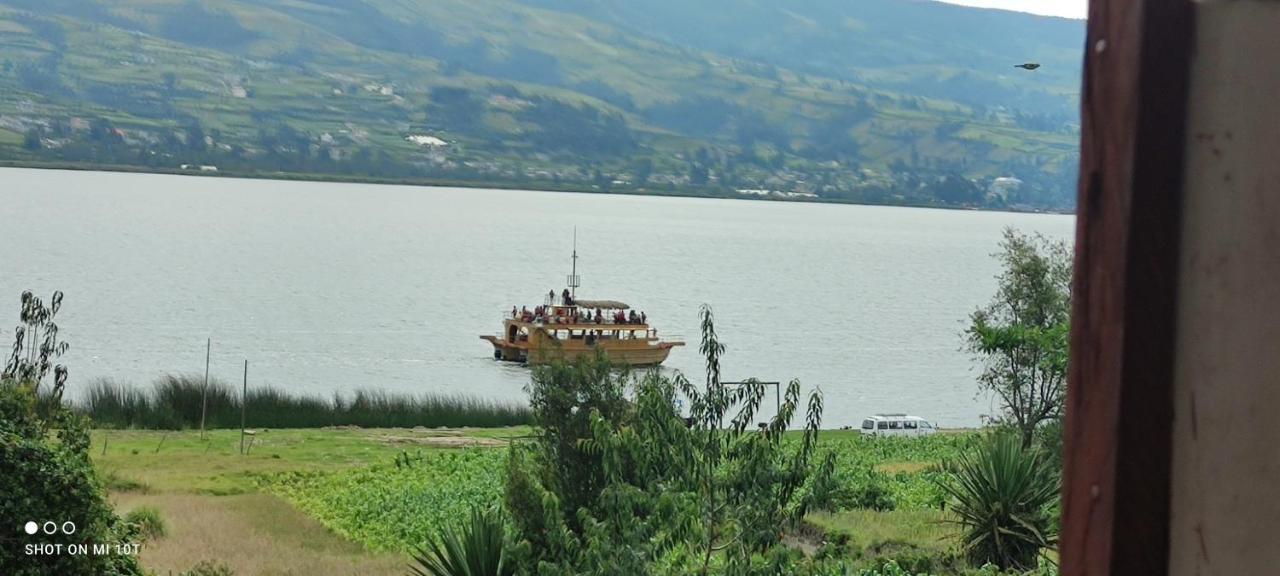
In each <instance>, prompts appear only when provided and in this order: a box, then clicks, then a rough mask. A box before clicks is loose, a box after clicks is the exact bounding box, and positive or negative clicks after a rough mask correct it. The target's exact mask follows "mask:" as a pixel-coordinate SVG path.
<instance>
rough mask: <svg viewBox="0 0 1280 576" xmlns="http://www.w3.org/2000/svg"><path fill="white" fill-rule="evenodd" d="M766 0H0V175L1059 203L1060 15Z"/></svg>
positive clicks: (1063, 57)
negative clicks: (33, 172) (191, 175)
mask: <svg viewBox="0 0 1280 576" xmlns="http://www.w3.org/2000/svg"><path fill="white" fill-rule="evenodd" d="M777 6H778V4H776V3H765V2H762V1H758V0H714V1H708V2H705V3H701V2H695V3H676V2H672V1H670V0H655V1H654V2H647V3H631V2H624V1H622V0H599V1H593V0H524V1H523V2H516V1H513V0H255V1H238V0H225V1H219V2H197V1H189V0H111V1H107V0H102V1H91V0H0V159H7V160H10V161H16V162H27V163H32V162H69V163H90V164H94V165H121V166H137V167H144V168H147V169H157V170H176V169H179V167H180V166H182V165H184V164H185V165H210V166H214V165H216V166H217V167H218V169H219V171H220V172H221V173H243V174H254V175H270V174H275V173H288V174H312V175H326V176H328V177H352V178H367V177H378V178H388V179H398V180H406V181H422V182H430V181H449V182H475V183H487V184H502V185H522V186H529V187H557V188H575V189H586V190H593V189H599V190H620V191H650V192H661V193H677V194H704V195H740V194H741V193H739V192H738V190H744V189H749V190H768V191H776V192H778V193H781V194H783V195H786V197H791V198H809V199H827V200H833V201H857V202H877V203H911V204H926V205H971V206H996V207H1000V206H1013V207H1023V208H1049V209H1064V208H1070V205H1071V202H1072V201H1073V193H1072V190H1073V187H1074V179H1075V165H1076V159H1075V158H1076V153H1077V151H1076V145H1077V140H1078V127H1077V125H1076V124H1075V113H1074V110H1075V108H1076V106H1077V96H1076V94H1075V92H1076V90H1075V89H1074V86H1075V83H1076V80H1075V79H1078V78H1079V63H1078V62H1076V61H1075V60H1074V59H1073V55H1074V56H1075V58H1077V59H1078V52H1079V49H1078V44H1080V42H1082V37H1083V25H1082V23H1080V22H1074V21H1067V20H1059V19H1046V18H1037V17H1034V16H1027V15H1018V14H1012V13H1004V12H998V11H987V10H975V9H968V8H958V7H953V6H948V5H940V4H934V3H931V2H911V1H907V0H859V1H858V2H835V1H834V0H815V1H814V2H811V3H805V4H804V5H803V6H800V5H797V6H793V7H791V8H790V11H788V12H786V14H780V13H779V12H778V11H779V10H780V8H777ZM956 24H959V26H956ZM993 32H994V33H993ZM1028 59H1036V60H1038V61H1043V63H1044V64H1045V66H1044V68H1042V70H1041V71H1037V72H1035V73H1029V72H1023V71H1021V70H1017V69H1014V68H1013V67H1012V64H1014V63H1018V62H1022V61H1024V60H1028ZM1015 72H1019V73H1020V74H1015ZM411 140H416V142H415V141H411ZM1001 177H1013V178H1017V180H1009V179H1004V180H1000V181H995V179H997V178H1001Z"/></svg>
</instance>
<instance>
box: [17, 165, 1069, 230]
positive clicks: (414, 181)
mask: <svg viewBox="0 0 1280 576" xmlns="http://www.w3.org/2000/svg"><path fill="white" fill-rule="evenodd" d="M0 168H24V169H29V170H55V171H71V172H117V173H123V174H155V175H162V176H193V177H201V178H229V179H243V180H268V181H271V180H274V181H282V182H324V183H334V184H376V185H382V186H411V187H422V188H467V189H492V190H512V191H519V192H534V193H539V192H562V193H571V194H610V195H617V196H655V197H661V198H703V199H709V200H745V201H752V202H786V203H789V202H796V203H803V204H833V205H844V206H884V207H891V208H924V209H934V210H955V211H962V212H997V213H998V212H1004V213H1010V214H1046V215H1055V216H1075V214H1076V213H1075V212H1074V211H1055V210H1033V209H1026V210H1020V209H1016V208H979V207H970V206H948V205H943V204H925V203H915V202H901V203H882V204H876V203H867V202H853V201H847V200H837V199H823V198H778V197H770V196H758V195H754V194H736V193H735V194H727V193H716V192H712V191H701V190H689V191H680V190H654V189H648V188H628V189H612V188H611V189H608V190H604V189H598V188H593V187H592V186H590V185H579V184H555V183H548V182H530V183H523V182H511V181H503V180H449V179H443V178H382V177H377V176H356V175H342V174H333V175H330V174H316V173H299V172H238V171H218V172H197V171H192V170H182V169H173V168H150V167H144V166H131V165H122V164H86V163H78V162H31V161H22V160H0Z"/></svg>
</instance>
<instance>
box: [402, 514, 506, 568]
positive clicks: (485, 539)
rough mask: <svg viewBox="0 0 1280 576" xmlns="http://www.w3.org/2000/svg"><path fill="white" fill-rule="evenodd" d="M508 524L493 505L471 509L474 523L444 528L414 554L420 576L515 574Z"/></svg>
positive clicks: (414, 565)
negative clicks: (508, 552) (507, 543)
mask: <svg viewBox="0 0 1280 576" xmlns="http://www.w3.org/2000/svg"><path fill="white" fill-rule="evenodd" d="M505 540H506V525H505V523H504V520H503V517H502V514H501V513H499V512H498V511H497V510H493V509H490V508H479V507H475V508H472V509H471V519H470V522H467V523H463V524H462V525H460V526H446V527H443V528H441V530H440V532H439V533H438V534H437V535H436V537H435V538H432V539H430V540H428V541H427V543H426V545H425V546H422V547H419V548H418V549H416V550H415V551H414V552H413V553H412V554H411V555H410V556H412V558H413V564H410V565H409V571H410V572H411V573H412V574H414V575H416V576H507V575H510V574H514V573H515V565H514V563H512V562H510V561H509V559H508V557H507V555H506V553H505V549H504V545H505Z"/></svg>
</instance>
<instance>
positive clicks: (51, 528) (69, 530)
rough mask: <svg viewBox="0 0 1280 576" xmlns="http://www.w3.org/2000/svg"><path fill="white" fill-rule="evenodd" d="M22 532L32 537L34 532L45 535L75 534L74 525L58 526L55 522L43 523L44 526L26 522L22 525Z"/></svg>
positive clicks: (63, 524) (65, 523) (72, 523)
mask: <svg viewBox="0 0 1280 576" xmlns="http://www.w3.org/2000/svg"><path fill="white" fill-rule="evenodd" d="M22 530H23V531H25V532H26V533H27V534H28V535H33V536H34V535H35V533H36V532H44V533H45V534H58V533H59V532H61V533H62V534H75V533H76V523H75V522H63V523H62V525H61V526H59V525H58V523H57V522H52V521H50V522H45V523H44V524H37V523H35V522H27V523H26V524H23V525H22Z"/></svg>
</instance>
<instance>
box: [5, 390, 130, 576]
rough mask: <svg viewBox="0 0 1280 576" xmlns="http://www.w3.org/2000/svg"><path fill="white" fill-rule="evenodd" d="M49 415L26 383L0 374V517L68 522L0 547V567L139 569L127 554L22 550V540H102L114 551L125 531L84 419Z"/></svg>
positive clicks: (27, 571)
mask: <svg viewBox="0 0 1280 576" xmlns="http://www.w3.org/2000/svg"><path fill="white" fill-rule="evenodd" d="M54 417H55V418H56V420H55V421H54V422H52V423H51V422H49V421H48V420H44V419H42V418H40V417H39V416H38V415H37V413H36V402H35V391H34V390H33V389H32V387H30V386H27V385H25V384H19V383H17V382H14V381H12V380H0V470H4V473H3V474H0V518H5V519H12V520H14V521H22V520H21V519H26V520H32V521H37V522H43V521H56V522H57V523H59V524H62V523H64V522H73V523H75V525H76V532H75V534H74V535H66V534H61V533H58V534H52V535H45V534H39V535H36V536H32V537H30V538H22V539H14V540H12V541H11V542H10V543H6V544H4V545H3V546H0V566H6V567H15V569H14V570H13V571H12V572H7V573H8V574H13V575H14V576H38V575H45V574H49V575H53V574H103V575H124V574H141V570H140V569H139V568H138V565H137V561H136V560H135V559H134V557H132V556H128V555H122V554H116V553H112V554H101V555H93V554H76V555H72V554H50V555H38V556H28V555H26V554H25V553H24V551H23V544H26V543H49V544H62V545H63V546H64V547H65V546H66V545H68V544H72V543H77V544H79V543H89V544H108V545H109V546H110V547H111V550H113V551H114V550H115V545H116V544H119V543H124V542H128V541H129V540H130V538H131V536H132V533H131V528H130V526H128V525H127V524H126V523H123V522H121V521H120V519H119V518H117V517H116V515H115V514H114V513H113V512H112V511H111V506H110V505H109V504H108V502H107V499H106V497H105V496H104V494H103V491H102V488H101V484H100V482H99V480H98V478H97V476H96V475H95V474H94V470H93V463H92V462H91V461H90V460H89V431H88V427H87V425H86V423H85V421H84V419H83V418H81V417H79V416H76V415H74V414H71V413H68V412H66V411H65V410H63V411H60V412H59V413H57V414H56V415H54ZM55 427H56V429H57V432H56V433H54V432H53V430H54V429H55Z"/></svg>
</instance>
